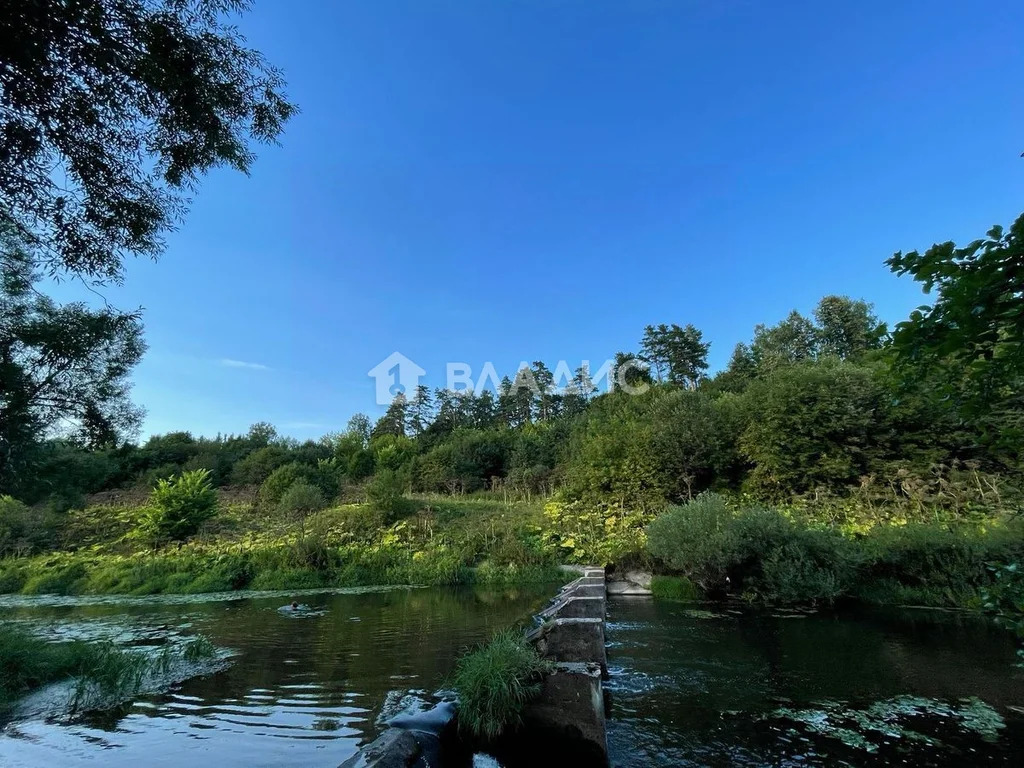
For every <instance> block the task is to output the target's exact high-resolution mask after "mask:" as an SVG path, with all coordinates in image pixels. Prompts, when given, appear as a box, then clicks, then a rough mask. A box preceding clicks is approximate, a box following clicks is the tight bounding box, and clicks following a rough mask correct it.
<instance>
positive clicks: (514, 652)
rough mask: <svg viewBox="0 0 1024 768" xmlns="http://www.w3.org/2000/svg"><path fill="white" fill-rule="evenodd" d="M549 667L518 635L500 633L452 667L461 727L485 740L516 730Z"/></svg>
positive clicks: (517, 633) (505, 632)
mask: <svg viewBox="0 0 1024 768" xmlns="http://www.w3.org/2000/svg"><path fill="white" fill-rule="evenodd" d="M549 669H550V663H549V662H546V661H544V660H543V659H541V657H540V656H538V655H537V652H536V651H535V650H534V649H533V647H532V646H530V645H529V644H528V643H527V642H526V638H525V637H523V635H522V634H521V633H519V632H515V631H511V630H508V631H504V632H499V633H498V634H497V635H495V636H494V638H493V639H492V640H491V641H490V642H489V643H487V644H486V645H482V646H480V647H479V648H477V649H475V650H473V651H471V652H469V653H467V654H466V655H464V656H463V657H462V658H461V659H459V661H458V664H457V665H456V667H455V672H454V673H453V675H452V680H451V687H452V689H454V690H455V691H456V693H458V697H459V710H458V717H459V727H460V728H463V729H465V730H467V731H469V732H470V733H472V734H473V735H475V736H478V737H482V738H485V739H494V738H497V737H498V736H500V735H501V734H502V733H505V732H506V731H508V730H514V729H515V728H517V727H518V726H519V725H520V724H521V723H522V714H523V708H524V707H525V706H526V704H527V703H528V702H529V701H530V700H531V699H532V698H534V697H535V696H537V694H539V693H540V688H541V677H542V675H543V674H544V673H545V672H546V671H548V670H549Z"/></svg>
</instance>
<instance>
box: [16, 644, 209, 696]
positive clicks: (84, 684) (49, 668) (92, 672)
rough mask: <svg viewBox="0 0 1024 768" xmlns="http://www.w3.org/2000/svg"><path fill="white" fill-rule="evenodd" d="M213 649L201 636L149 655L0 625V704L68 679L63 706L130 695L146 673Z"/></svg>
mask: <svg viewBox="0 0 1024 768" xmlns="http://www.w3.org/2000/svg"><path fill="white" fill-rule="evenodd" d="M216 653H217V650H216V648H215V647H214V645H213V644H212V643H211V642H210V641H209V640H208V639H206V638H205V637H202V636H201V635H200V636H197V637H195V638H193V639H191V640H190V641H189V642H188V643H186V644H185V646H184V648H183V649H182V650H180V651H179V650H176V649H174V648H172V647H171V646H164V647H163V648H162V649H161V650H160V652H159V653H157V654H155V655H150V654H147V653H144V652H142V651H134V650H125V649H123V648H120V647H118V646H117V645H115V644H114V643H112V642H109V641H102V642H86V641H83V640H74V641H70V642H49V641H47V640H46V639H44V638H41V637H39V636H37V635H35V634H33V633H31V632H29V631H28V630H26V629H24V628H21V627H16V626H5V627H0V708H2V707H6V706H9V705H11V704H12V703H13V702H14V701H16V700H17V699H19V698H21V697H22V696H24V695H25V694H28V693H31V692H32V691H34V690H36V689H38V688H41V687H43V686H45V685H48V684H50V683H56V682H61V681H70V682H71V683H72V686H73V687H72V693H71V697H70V700H69V702H68V709H69V710H70V711H72V712H74V711H80V710H83V709H90V708H93V707H94V706H97V705H98V704H99V703H102V702H113V701H119V700H123V699H124V698H125V697H126V696H131V695H133V694H135V693H136V692H138V691H139V690H140V688H141V687H142V685H143V682H144V681H145V680H146V679H147V677H150V676H156V675H162V674H167V673H168V671H170V670H171V669H172V668H173V667H174V665H175V664H177V663H178V662H179V661H180V660H183V661H185V662H188V663H195V662H197V661H200V660H202V659H210V658H213V657H214V656H216Z"/></svg>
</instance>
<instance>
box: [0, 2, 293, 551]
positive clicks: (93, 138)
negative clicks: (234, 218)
mask: <svg viewBox="0 0 1024 768" xmlns="http://www.w3.org/2000/svg"><path fill="white" fill-rule="evenodd" d="M247 7H248V3H247V2H246V1H245V0H95V1H94V2H71V3H51V2H46V1H45V0H25V2H17V3H6V4H4V5H2V6H0V136H2V137H3V141H2V149H0V494H3V493H10V494H13V495H15V496H17V497H18V498H19V499H21V500H22V501H27V502H30V503H31V502H35V501H37V500H38V499H39V498H43V497H47V498H49V500H50V502H51V504H53V505H55V506H57V507H59V508H61V511H63V510H64V509H67V508H68V507H69V506H73V505H75V504H78V503H79V502H80V500H81V499H80V494H82V493H88V492H89V491H90V490H93V489H97V488H99V487H102V486H105V485H109V484H111V483H113V484H116V483H117V482H118V480H117V479H115V477H113V476H112V475H116V474H117V473H118V472H119V471H121V470H123V469H124V465H123V463H122V462H120V461H119V459H120V458H121V456H120V455H118V453H117V451H118V450H119V445H120V444H121V443H122V442H123V441H124V440H125V439H126V438H127V437H131V436H133V435H134V434H135V433H136V430H137V427H138V424H139V421H140V418H139V417H140V411H139V409H138V408H136V407H134V406H133V405H132V404H131V402H130V401H129V400H128V391H129V388H130V379H129V376H130V373H131V371H132V369H133V368H134V366H135V365H136V364H137V363H138V361H139V359H140V358H141V356H142V353H143V351H144V348H145V347H144V344H143V342H142V329H141V324H140V313H139V312H120V311H118V310H116V309H113V308H112V307H111V306H110V304H109V302H107V301H105V300H104V301H103V307H102V308H99V309H93V308H91V307H90V306H88V305H87V304H85V303H80V302H75V303H69V304H65V305H60V304H58V303H56V302H55V301H53V300H52V299H50V298H48V297H47V296H45V295H44V294H43V293H41V291H40V285H39V278H40V277H41V276H43V275H45V276H46V277H49V278H56V279H58V280H61V279H68V278H77V279H79V280H80V281H81V282H82V283H83V284H85V285H86V286H87V287H89V288H90V289H92V285H103V284H104V283H107V282H120V281H121V279H122V278H123V271H124V270H123V265H124V262H125V260H126V259H127V257H129V256H131V255H138V254H145V255H149V256H153V257H156V256H157V255H158V254H159V253H160V252H161V250H162V248H163V235H164V234H165V233H166V232H167V231H169V230H171V229H173V228H174V227H175V226H176V225H177V223H178V221H179V220H180V218H181V216H182V214H183V213H184V211H185V208H186V207H187V203H188V196H189V195H191V194H192V192H193V191H194V190H195V188H196V187H197V185H198V182H199V179H200V177H201V176H202V175H203V174H204V173H206V172H207V171H210V170H211V169H213V168H216V167H219V166H228V167H231V168H234V169H237V170H239V171H242V172H248V170H249V168H250V166H251V165H252V162H253V160H254V155H253V152H252V150H251V145H252V144H253V143H256V142H260V143H272V142H274V141H276V140H277V137H278V136H279V135H280V133H281V131H282V129H283V126H284V124H285V122H286V121H287V120H288V119H289V118H290V117H291V115H292V114H294V112H295V107H294V106H293V105H291V104H290V103H289V102H288V101H287V99H286V98H285V96H284V92H283V87H284V83H283V79H282V77H281V74H280V73H279V72H278V71H277V70H276V69H274V68H273V67H272V66H271V65H269V64H268V63H267V62H266V61H265V60H264V58H263V56H262V55H261V54H260V53H259V52H258V51H255V50H253V49H251V48H249V47H248V46H247V45H246V44H245V40H244V39H243V38H242V36H241V35H240V34H239V32H238V30H237V29H236V28H235V27H234V26H232V24H231V23H230V19H229V16H231V15H232V14H236V13H239V12H243V11H245V10H246V9H247ZM93 293H96V291H95V290H94V289H93ZM97 295H99V294H97ZM100 298H101V299H102V298H103V297H102V296H100ZM90 299H91V297H90ZM83 449H95V450H97V451H101V452H104V453H101V454H99V455H97V454H91V455H89V456H88V457H86V456H83V455H82V454H81V451H82V450H83ZM109 452H112V454H111V453H109ZM193 468H195V467H185V468H184V469H193ZM68 470H70V473H69V474H66V473H67V472H68ZM151 471H152V473H153V474H152V476H151V477H150V478H149V479H150V480H153V479H156V478H157V477H166V476H167V475H168V474H169V473H168V472H167V471H166V468H161V467H158V466H154V467H152V468H151ZM123 479H124V478H121V480H123ZM33 546H38V543H33Z"/></svg>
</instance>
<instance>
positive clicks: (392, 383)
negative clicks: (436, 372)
mask: <svg viewBox="0 0 1024 768" xmlns="http://www.w3.org/2000/svg"><path fill="white" fill-rule="evenodd" d="M426 373H427V372H426V371H425V370H423V369H422V368H420V367H419V366H418V365H416V363H414V362H413V361H412V360H410V359H409V358H408V357H406V356H405V355H403V354H402V353H401V352H392V353H391V354H390V355H388V356H387V357H386V358H384V359H383V360H381V361H380V362H379V363H377V365H375V366H374V367H373V368H371V369H370V371H369V372H368V374H367V375H368V376H369V377H370V378H372V379H373V380H374V381H375V382H376V384H377V405H388V404H390V403H391V401H392V400H394V399H395V396H396V395H400V394H404V395H405V396H406V397H408V398H410V399H411V398H412V397H414V396H415V394H416V387H417V386H419V383H420V378H421V377H422V376H424V375H425V374H426Z"/></svg>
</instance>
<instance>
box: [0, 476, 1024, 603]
mask: <svg viewBox="0 0 1024 768" xmlns="http://www.w3.org/2000/svg"><path fill="white" fill-rule="evenodd" d="M401 501H402V504H401V510H400V512H399V513H394V512H391V513H388V512H385V511H382V510H381V509H379V508H377V507H375V506H374V505H372V504H370V503H352V504H344V505H339V506H336V507H332V508H329V509H326V510H322V511H319V512H315V513H312V514H309V515H305V516H301V517H296V516H294V515H283V514H280V513H278V512H276V511H274V510H270V511H268V510H267V509H266V508H264V507H262V506H261V505H260V504H259V503H258V502H257V501H253V502H250V503H231V504H222V507H221V509H220V511H219V512H218V514H217V515H216V516H215V517H213V518H212V519H210V520H208V521H207V522H206V523H204V524H203V525H202V526H201V528H200V529H199V530H198V532H197V533H196V534H195V535H193V536H191V537H190V538H189V539H188V540H186V541H184V542H180V543H176V544H169V545H165V546H162V547H158V548H155V547H153V546H152V545H151V544H149V543H148V541H147V539H146V538H145V537H143V536H141V535H140V533H139V525H138V522H137V521H138V519H139V518H140V517H141V516H142V511H141V508H139V507H138V506H132V505H122V506H110V505H108V506H96V505H94V506H90V507H87V508H86V509H84V510H79V511H73V512H71V513H69V519H68V530H69V536H68V539H67V540H66V542H65V546H64V548H63V549H62V550H59V551H54V552H50V553H48V554H42V555H36V556H33V557H8V558H6V559H3V560H0V592H2V593H8V594H10V593H20V594H26V595H32V594H45V593H51V594H61V595H78V594H85V595H88V594H131V595H147V594H195V593H205V592H223V591H236V590H253V591H261V590H299V589H329V588H336V587H358V586H370V585H396V584H418V585H438V586H439V585H457V584H485V585H487V584H490V585H497V586H501V585H518V584H529V583H551V582H557V581H559V580H562V581H564V580H565V576H564V574H563V573H562V572H561V570H560V569H559V566H560V565H561V564H563V563H573V562H575V563H581V562H587V563H598V564H601V565H610V566H613V567H618V568H619V569H620V570H625V569H630V568H638V569H640V570H645V571H648V572H653V573H655V574H657V576H658V578H656V579H655V581H654V583H653V584H652V588H653V589H654V591H655V593H656V595H658V596H660V597H674V598H677V599H678V598H683V599H691V600H692V599H698V600H699V599H710V600H716V599H725V598H728V599H730V600H738V601H740V602H743V603H748V604H761V605H782V606H787V605H792V606H809V607H822V606H831V605H836V604H841V603H847V602H860V603H872V604H881V605H887V604H888V605H906V604H914V605H925V606H932V607H944V608H969V609H975V610H978V609H981V608H982V607H983V605H984V603H985V602H986V599H985V596H986V594H987V592H988V591H989V590H990V589H991V588H992V586H993V585H994V584H995V583H996V581H997V580H996V579H995V578H994V569H995V568H996V567H998V566H1000V565H1002V566H1007V565H1009V564H1012V563H1015V562H1020V561H1021V560H1024V524H1022V521H1020V520H1015V519H1013V518H1009V519H1002V518H999V517H995V516H988V517H984V516H983V517H979V519H978V520H977V521H972V522H951V521H949V520H942V519H932V520H928V518H927V516H926V515H925V514H924V513H922V514H921V515H920V516H919V518H917V519H904V520H900V521H898V522H885V523H877V524H874V525H872V526H870V527H868V526H865V525H861V524H858V525H857V526H851V525H850V523H849V515H848V514H847V515H846V516H845V517H844V518H842V519H841V520H840V521H839V522H838V523H837V522H835V521H833V520H831V519H830V518H829V517H828V516H826V515H823V514H822V513H821V510H819V509H814V510H812V511H807V510H800V509H799V508H796V509H795V508H794V507H792V506H789V507H778V508H773V507H764V506H759V505H750V504H748V503H745V502H744V500H743V499H737V498H728V497H720V496H713V495H704V496H701V497H700V498H698V499H696V500H694V501H693V502H691V503H689V504H686V505H683V506H680V507H674V508H669V509H668V510H667V511H665V512H662V513H660V514H659V513H658V512H657V511H650V512H642V513H641V512H628V513H627V512H624V511H623V510H621V509H618V508H616V507H615V506H613V505H607V506H605V507H587V508H582V507H580V506H579V505H570V504H565V503H560V502H557V501H553V500H538V501H535V502H532V503H526V502H521V501H520V502H516V501H508V500H504V499H501V498H495V497H489V496H482V495H481V496H461V497H460V496H455V497H452V496H416V497H412V498H404V499H402V500H401ZM876 517H877V515H876Z"/></svg>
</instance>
